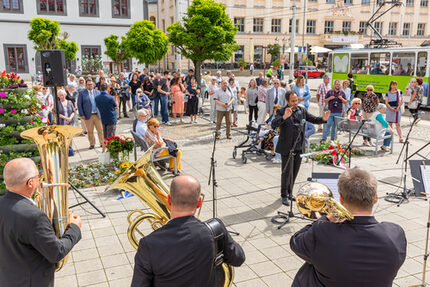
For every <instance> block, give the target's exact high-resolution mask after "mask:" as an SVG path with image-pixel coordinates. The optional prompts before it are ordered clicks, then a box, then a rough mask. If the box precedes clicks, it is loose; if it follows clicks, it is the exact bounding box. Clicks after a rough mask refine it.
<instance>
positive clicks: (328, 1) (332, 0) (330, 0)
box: [325, 0, 334, 4]
mask: <svg viewBox="0 0 430 287" xmlns="http://www.w3.org/2000/svg"><path fill="white" fill-rule="evenodd" d="M325 3H327V4H334V0H325Z"/></svg>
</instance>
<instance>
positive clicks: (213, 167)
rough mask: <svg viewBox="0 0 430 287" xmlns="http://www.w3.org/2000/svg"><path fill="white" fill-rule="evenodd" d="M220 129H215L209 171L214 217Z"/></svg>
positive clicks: (214, 214) (233, 232)
mask: <svg viewBox="0 0 430 287" xmlns="http://www.w3.org/2000/svg"><path fill="white" fill-rule="evenodd" d="M218 133H219V131H215V132H214V143H213V147H212V156H211V169H210V171H209V179H208V185H211V182H212V198H213V199H212V216H213V218H216V217H217V200H218V198H217V191H216V188H217V186H218V182H217V181H216V177H215V171H216V163H217V162H216V160H215V150H216V140H217V138H216V137H217V135H218ZM228 232H229V233H231V234H234V235H239V233H238V232H235V231H228Z"/></svg>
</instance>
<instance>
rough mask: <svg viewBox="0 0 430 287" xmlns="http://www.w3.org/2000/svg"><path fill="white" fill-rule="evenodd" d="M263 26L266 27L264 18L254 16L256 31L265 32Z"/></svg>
mask: <svg viewBox="0 0 430 287" xmlns="http://www.w3.org/2000/svg"><path fill="white" fill-rule="evenodd" d="M263 27H264V19H263V18H254V32H255V33H263Z"/></svg>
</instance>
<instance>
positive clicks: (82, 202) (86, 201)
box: [69, 181, 106, 217]
mask: <svg viewBox="0 0 430 287" xmlns="http://www.w3.org/2000/svg"><path fill="white" fill-rule="evenodd" d="M69 185H70V187H71V188H72V189H73V190H74V191H76V192H77V193H78V194H79V195H80V196H82V198H83V199H84V201H81V202H78V203H76V204H74V205H72V206H70V207H69V208H74V207H76V206H80V205H82V204H85V203H89V204H90V205H91V206H92V207H93V208H94V209H95V210H97V212H98V213H100V215H101V216H102V217H106V214H104V213H103V211H101V210H100V209H98V207H97V206H96V205H95V204H94V203H92V202H91V200H89V199H88V198H87V197H86V196H85V195H83V194H82V192H81V191H80V190H79V189H78V188H77V187H76V186H74V185H73V184H72V183H71V182H70V181H69Z"/></svg>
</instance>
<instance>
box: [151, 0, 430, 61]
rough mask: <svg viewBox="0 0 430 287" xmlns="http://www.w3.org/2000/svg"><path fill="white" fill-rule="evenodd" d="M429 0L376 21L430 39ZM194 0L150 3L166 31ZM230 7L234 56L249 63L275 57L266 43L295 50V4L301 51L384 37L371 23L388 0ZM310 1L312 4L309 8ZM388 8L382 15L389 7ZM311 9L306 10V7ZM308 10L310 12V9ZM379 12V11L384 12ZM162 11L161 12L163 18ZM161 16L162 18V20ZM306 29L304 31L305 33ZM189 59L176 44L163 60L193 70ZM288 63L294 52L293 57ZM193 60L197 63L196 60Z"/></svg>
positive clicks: (277, 0)
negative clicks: (292, 37) (292, 41)
mask: <svg viewBox="0 0 430 287" xmlns="http://www.w3.org/2000/svg"><path fill="white" fill-rule="evenodd" d="M428 1H429V0H401V2H402V5H401V6H399V7H395V8H394V9H392V10H391V11H389V12H388V13H386V14H385V15H383V16H382V17H381V18H379V19H378V20H377V21H375V23H374V27H375V28H376V29H377V30H378V31H379V32H380V33H381V34H382V35H383V37H384V38H387V39H390V40H393V41H397V42H399V43H401V44H402V45H403V46H418V45H420V44H421V43H422V42H424V41H425V40H427V39H429V33H428V27H427V26H428V23H430V13H429V7H428ZM189 2H191V0H189V1H188V0H158V3H157V2H154V3H153V4H151V5H150V8H149V16H150V19H153V20H155V22H156V23H157V26H158V27H159V28H160V29H162V30H163V31H166V28H167V26H168V25H170V24H171V23H173V22H175V21H177V20H178V19H181V15H183V14H184V13H185V11H186V7H187V4H188V3H189ZM219 2H221V3H223V4H224V5H225V6H226V12H227V13H228V14H229V15H230V17H231V19H232V21H233V23H234V24H235V25H236V27H237V28H238V33H237V35H236V41H237V44H238V45H239V46H240V49H239V51H237V52H236V53H235V54H234V55H233V57H232V59H231V61H232V62H237V61H238V59H239V58H241V57H243V58H244V59H245V61H246V62H247V63H250V62H252V61H254V62H256V63H260V62H262V61H265V62H270V55H267V51H266V49H265V48H264V47H267V45H269V44H275V43H277V44H279V45H280V46H281V52H282V51H283V52H284V54H286V53H287V51H289V47H290V34H291V30H292V18H293V9H292V6H293V5H296V23H297V24H296V39H295V46H296V47H297V48H296V50H299V49H300V50H301V46H306V44H310V45H312V46H320V47H326V48H329V49H335V48H341V47H344V46H348V45H350V44H363V45H366V44H368V43H369V42H370V40H371V39H377V38H378V37H377V36H376V35H375V33H374V32H373V31H372V30H371V29H370V28H367V29H366V23H367V21H368V20H369V19H370V17H371V16H372V14H373V13H374V11H376V10H377V9H378V8H379V3H380V2H382V0H341V1H336V2H335V0H323V1H321V0H308V1H306V3H304V2H303V1H290V0H220V1H219ZM304 5H306V6H305V7H304ZM390 7H391V4H386V5H385V6H383V7H382V9H381V10H380V12H379V14H380V13H382V12H384V11H385V10H387V9H389V8H390ZM304 8H305V9H304ZM304 10H305V13H304ZM379 14H377V15H379ZM157 16H158V17H157ZM157 18H159V19H158V21H157V20H156V19H157ZM303 32H304V33H303ZM188 62H189V61H188V60H186V59H181V58H180V56H179V55H176V54H175V51H174V50H173V49H171V50H170V51H169V53H168V55H167V56H166V57H165V59H164V60H163V61H161V62H160V63H159V67H160V68H161V69H177V68H178V66H179V65H180V67H181V69H187V68H188V66H189V64H188ZM287 62H288V57H287ZM190 65H192V63H191V64H190Z"/></svg>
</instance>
